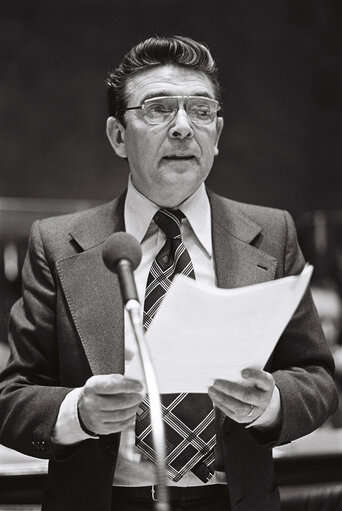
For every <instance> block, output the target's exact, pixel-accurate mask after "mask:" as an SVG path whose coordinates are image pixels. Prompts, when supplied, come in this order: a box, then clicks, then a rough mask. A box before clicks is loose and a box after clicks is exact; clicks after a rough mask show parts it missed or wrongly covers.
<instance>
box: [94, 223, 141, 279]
mask: <svg viewBox="0 0 342 511" xmlns="http://www.w3.org/2000/svg"><path fill="white" fill-rule="evenodd" d="M141 256H142V253H141V247H140V244H139V242H138V241H137V240H136V239H135V238H134V236H132V235H131V234H128V233H127V232H116V233H114V234H111V235H110V236H109V237H108V238H107V239H106V241H105V242H104V244H103V248H102V259H103V262H104V263H105V265H106V266H107V268H108V270H110V271H113V272H116V266H117V264H118V262H119V261H121V260H122V259H127V260H128V261H129V262H130V263H131V267H132V271H133V270H135V269H136V268H137V267H138V266H139V264H140V261H141Z"/></svg>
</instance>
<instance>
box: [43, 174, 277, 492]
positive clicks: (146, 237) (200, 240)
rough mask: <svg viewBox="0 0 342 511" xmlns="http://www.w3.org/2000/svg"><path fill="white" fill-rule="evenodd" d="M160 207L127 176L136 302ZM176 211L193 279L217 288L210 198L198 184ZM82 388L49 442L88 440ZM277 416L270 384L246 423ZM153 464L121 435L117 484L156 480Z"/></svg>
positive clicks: (188, 482)
mask: <svg viewBox="0 0 342 511" xmlns="http://www.w3.org/2000/svg"><path fill="white" fill-rule="evenodd" d="M158 209H160V207H159V206H158V205H156V204H155V203H153V202H151V201H150V200H149V199H147V198H146V197H145V196H143V195H142V194H141V193H140V192H139V191H138V190H137V189H136V188H135V187H134V186H133V184H132V182H131V179H129V183H128V189H127V196H126V201H125V208H124V219H125V228H126V232H128V233H130V234H132V235H133V236H134V237H135V238H136V239H137V240H138V241H139V242H140V244H141V249H142V260H141V263H140V265H139V266H138V268H137V269H136V270H135V271H134V278H135V282H136V286H137V292H138V297H139V301H140V303H141V304H142V308H143V304H144V295H145V288H146V282H147V278H148V274H149V270H150V268H151V264H152V262H153V260H154V258H155V256H156V255H157V253H158V252H159V250H160V249H161V247H162V246H163V245H164V243H165V234H164V233H163V231H162V230H161V229H159V228H158V226H157V224H156V223H155V222H154V220H153V217H154V215H155V213H156V212H157V211H158ZM178 209H180V210H181V211H182V213H183V214H184V215H185V218H184V219H182V223H181V231H182V238H183V242H184V244H185V246H186V248H187V250H188V252H189V254H190V257H191V260H192V263H193V266H194V270H195V275H196V281H198V282H201V283H204V284H206V285H209V286H216V277H215V267H214V258H213V251H212V237H211V210H210V203H209V199H208V196H207V193H206V190H205V186H204V184H202V185H201V186H200V187H199V188H198V189H197V190H196V191H195V192H194V193H193V194H192V195H191V196H190V197H189V198H187V199H186V200H185V201H184V202H182V203H181V204H180V205H179V206H178ZM124 323H125V330H124V332H125V367H127V364H129V362H130V360H131V359H132V357H133V355H134V354H135V353H136V351H137V348H136V345H135V340H134V336H133V332H132V329H131V326H130V323H129V320H128V316H127V314H126V313H125V317H124ZM81 390H82V389H81V388H77V389H74V390H72V391H71V392H70V393H69V394H68V395H67V396H66V398H65V399H64V401H63V403H62V405H61V407H60V410H59V414H58V417H57V421H56V425H55V428H54V438H53V439H54V441H55V442H56V443H60V444H64V445H65V444H73V443H77V442H80V441H82V440H85V439H88V438H94V437H91V436H89V435H88V434H87V433H85V432H84V431H83V430H82V428H81V426H80V424H79V421H78V416H77V402H78V398H79V395H80V392H81ZM280 414H281V403H280V395H279V391H278V389H277V387H275V389H274V392H273V395H272V399H271V402H270V404H269V406H268V407H267V409H266V410H265V411H264V413H263V414H262V415H261V416H260V417H259V418H258V419H257V420H256V421H254V422H253V423H252V424H250V425H249V426H253V427H256V428H257V429H260V430H262V429H264V428H271V427H272V426H274V425H275V424H278V423H279V420H280ZM156 482H157V481H156V476H155V468H154V466H153V464H152V462H151V461H149V460H148V459H147V458H146V457H145V456H144V455H143V454H142V453H141V451H140V450H139V449H138V448H137V447H136V446H135V431H134V426H132V427H131V428H130V429H127V430H125V431H123V432H122V433H121V440H120V448H119V455H118V460H117V465H116V470H115V476H114V484H115V485H118V486H149V485H152V484H156ZM225 482H226V476H225V474H224V473H223V472H215V474H214V476H213V477H212V478H211V479H210V481H209V482H208V483H205V484H207V485H208V484H215V483H225ZM168 484H169V485H177V486H199V485H201V484H204V483H202V482H201V481H200V479H198V478H197V477H196V476H195V475H194V474H193V473H192V472H188V473H187V474H185V475H184V476H183V477H182V479H181V480H180V481H178V482H177V483H173V482H172V481H169V482H168Z"/></svg>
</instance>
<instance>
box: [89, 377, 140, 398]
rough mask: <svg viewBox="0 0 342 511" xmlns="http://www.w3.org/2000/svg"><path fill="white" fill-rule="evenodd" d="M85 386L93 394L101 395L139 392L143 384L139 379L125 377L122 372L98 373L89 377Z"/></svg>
mask: <svg viewBox="0 0 342 511" xmlns="http://www.w3.org/2000/svg"><path fill="white" fill-rule="evenodd" d="M85 388H86V389H87V390H88V391H90V392H93V393H95V394H98V395H103V394H119V393H121V392H127V393H130V392H141V391H142V390H143V385H142V383H141V382H140V381H138V380H133V379H131V378H127V377H126V376H124V375H122V374H103V375H102V374H100V375H96V376H92V377H91V378H89V380H88V381H87V382H86V384H85Z"/></svg>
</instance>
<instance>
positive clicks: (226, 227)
mask: <svg viewBox="0 0 342 511" xmlns="http://www.w3.org/2000/svg"><path fill="white" fill-rule="evenodd" d="M208 195H209V200H210V203H211V210H212V237H213V252H214V260H215V268H216V277H217V282H218V287H221V288H235V287H242V286H248V285H251V284H258V283H261V282H266V281H268V280H272V279H274V276H275V272H276V267H277V260H276V259H275V258H274V257H273V256H271V255H269V254H266V253H265V252H263V251H262V250H259V249H258V248H257V247H255V246H253V244H252V243H253V241H254V240H255V239H256V238H257V236H258V235H259V234H260V232H261V227H260V226H259V225H257V224H256V223H255V222H253V221H252V220H251V219H250V218H248V217H246V216H244V215H243V214H242V213H241V212H240V211H239V210H238V209H237V207H236V205H235V204H234V202H233V201H230V200H229V199H224V198H223V197H220V196H218V195H216V194H214V193H212V192H210V191H208Z"/></svg>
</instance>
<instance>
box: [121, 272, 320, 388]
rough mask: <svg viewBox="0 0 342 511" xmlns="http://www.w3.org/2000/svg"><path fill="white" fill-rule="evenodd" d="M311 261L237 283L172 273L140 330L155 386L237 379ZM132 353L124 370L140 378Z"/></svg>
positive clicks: (270, 333) (300, 286)
mask: <svg viewBox="0 0 342 511" xmlns="http://www.w3.org/2000/svg"><path fill="white" fill-rule="evenodd" d="M312 270H313V267H312V266H310V265H306V266H305V268H304V269H303V271H302V273H301V274H300V275H297V276H290V277H285V278H282V279H277V280H274V281H270V282H265V283H262V284H255V285H252V286H246V287H242V288H237V289H218V288H212V287H207V286H203V285H200V284H199V283H197V282H195V281H193V280H192V279H189V278H186V277H184V276H177V277H175V279H174V283H173V285H172V286H171V288H170V290H169V291H168V293H167V295H166V296H165V299H164V301H163V304H162V305H161V307H160V309H159V310H158V312H157V314H156V316H155V317H154V319H153V322H152V324H151V327H150V328H149V330H148V332H147V334H146V342H147V345H148V347H149V352H150V354H151V358H152V361H153V364H154V367H155V371H156V375H157V379H158V384H159V391H160V392H161V393H173V392H207V389H208V387H209V386H210V385H211V384H212V382H213V380H214V379H216V378H223V379H229V380H234V381H238V380H241V370H242V369H243V368H245V367H256V368H260V369H262V368H263V367H264V366H265V364H266V362H267V360H268V358H269V356H270V355H271V353H272V351H273V349H274V347H275V345H276V343H277V341H278V339H279V338H280V336H281V334H282V332H283V330H284V329H285V327H286V325H287V324H288V322H289V321H290V319H291V317H292V315H293V313H294V312H295V310H296V308H297V306H298V305H299V302H300V300H301V298H302V296H303V294H304V292H305V290H306V288H307V286H308V284H309V281H310V277H311V274H312ZM142 374H143V373H142V369H141V365H140V361H139V357H138V356H137V355H135V356H134V357H133V359H132V360H131V362H130V364H129V365H128V367H127V370H126V375H128V376H130V377H132V378H138V379H142V380H143V376H142Z"/></svg>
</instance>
